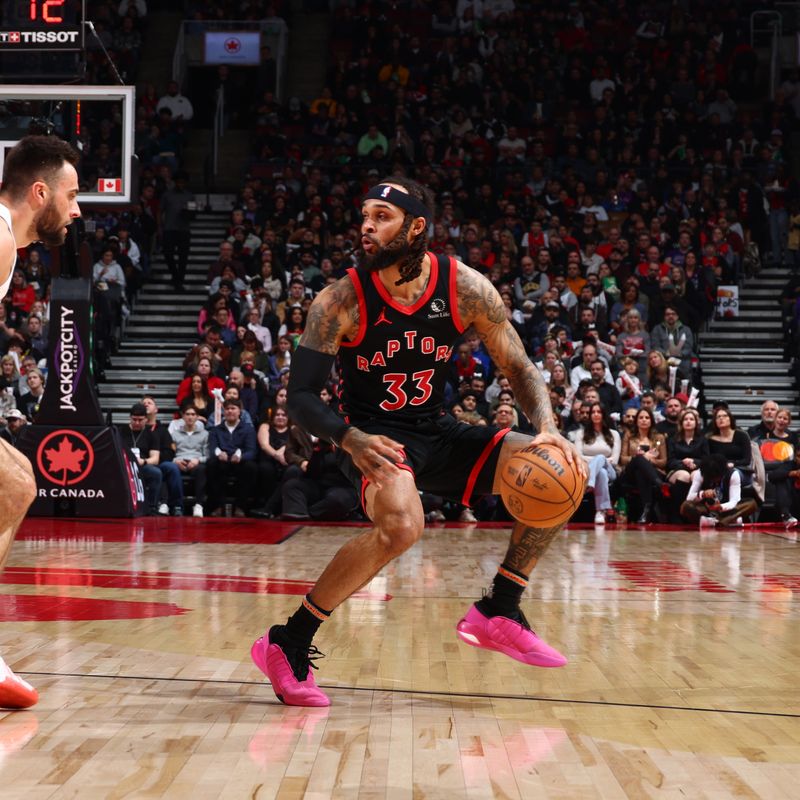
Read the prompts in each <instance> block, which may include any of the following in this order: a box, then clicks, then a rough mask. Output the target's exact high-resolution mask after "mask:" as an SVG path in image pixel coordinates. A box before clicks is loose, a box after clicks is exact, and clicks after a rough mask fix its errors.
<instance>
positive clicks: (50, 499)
mask: <svg viewBox="0 0 800 800" xmlns="http://www.w3.org/2000/svg"><path fill="white" fill-rule="evenodd" d="M50 329H51V333H50V337H49V343H48V350H49V352H48V356H49V357H48V365H49V370H48V375H47V385H46V386H45V392H44V397H43V398H42V402H41V405H40V408H39V413H38V415H37V417H36V421H35V423H34V424H33V425H26V426H25V427H24V428H23V429H22V433H21V435H20V438H19V441H18V446H19V448H20V450H22V452H23V453H25V455H26V456H28V458H29V459H30V461H31V464H33V468H34V473H35V475H36V500H35V501H34V503H33V506H32V507H31V513H32V514H34V515H40V516H57V515H64V516H76V517H101V516H102V517H129V516H132V515H133V514H136V513H140V512H141V507H142V501H143V499H144V492H143V489H142V483H141V480H140V478H139V473H138V470H137V468H136V464H135V463H132V462H131V460H130V458H129V457H128V455H127V453H126V452H125V449H124V447H123V446H122V442H121V440H120V436H119V432H118V431H117V429H116V428H114V427H112V426H110V425H106V424H105V422H104V420H103V414H102V411H101V410H100V404H99V403H98V401H97V394H96V391H95V388H94V382H93V380H92V370H91V365H92V307H91V284H90V283H89V281H86V280H82V279H69V278H56V279H55V280H54V281H53V289H52V299H51V303H50Z"/></svg>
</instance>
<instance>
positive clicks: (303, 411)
mask: <svg viewBox="0 0 800 800" xmlns="http://www.w3.org/2000/svg"><path fill="white" fill-rule="evenodd" d="M335 360H336V356H332V355H329V354H328V353H320V352H319V351H317V350H312V349H311V348H310V347H304V346H303V345H300V346H299V347H298V348H297V350H296V351H295V353H293V355H292V366H291V371H290V372H289V389H288V398H287V399H288V405H289V416H290V417H291V419H292V421H293V422H296V423H297V424H298V425H299V426H300V427H301V428H303V429H304V430H306V431H308V432H309V433H311V434H313V435H314V436H317V437H319V438H320V439H325V441H327V442H331V443H332V444H335V445H337V446H338V445H339V444H340V443H341V441H342V437H343V436H344V435H345V433H347V431H348V429H349V428H350V425H348V424H347V423H346V422H345V421H344V420H343V419H342V418H341V417H340V416H339V415H338V414H337V413H336V412H335V411H334V410H333V409H332V408H331V407H330V406H328V405H325V403H323V402H322V398H320V396H319V393H320V392H321V391H322V387H323V386H325V383H326V381H328V379H329V378H330V376H331V367H332V366H333V362H334V361H335Z"/></svg>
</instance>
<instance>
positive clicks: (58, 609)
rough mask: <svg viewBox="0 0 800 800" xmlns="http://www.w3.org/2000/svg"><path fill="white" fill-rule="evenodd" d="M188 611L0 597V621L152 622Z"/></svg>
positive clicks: (124, 602) (115, 602) (157, 606)
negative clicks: (154, 618)
mask: <svg viewBox="0 0 800 800" xmlns="http://www.w3.org/2000/svg"><path fill="white" fill-rule="evenodd" d="M188 611H191V609H189V608H181V607H180V606H176V605H175V604H174V603H142V602H139V601H130V600H100V599H98V598H94V597H53V596H49V595H48V596H44V595H31V594H10V595H0V622H55V621H66V620H69V621H85V620H97V619H151V618H153V617H173V616H180V615H181V614H185V613H187V612H188Z"/></svg>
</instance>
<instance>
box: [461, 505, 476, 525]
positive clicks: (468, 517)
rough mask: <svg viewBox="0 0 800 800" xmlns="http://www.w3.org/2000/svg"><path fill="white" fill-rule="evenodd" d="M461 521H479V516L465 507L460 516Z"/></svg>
mask: <svg viewBox="0 0 800 800" xmlns="http://www.w3.org/2000/svg"><path fill="white" fill-rule="evenodd" d="M458 521H459V522H477V521H478V518H477V517H476V516H475V515H474V514H473V513H472V510H471V509H469V508H465V509H464V510H463V511H462V512H461V514H460V515H459V517H458Z"/></svg>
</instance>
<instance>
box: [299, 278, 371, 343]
mask: <svg viewBox="0 0 800 800" xmlns="http://www.w3.org/2000/svg"><path fill="white" fill-rule="evenodd" d="M358 324H359V308H358V297H357V295H356V290H355V287H354V286H353V282H352V281H351V280H350V277H349V276H347V277H344V278H341V279H340V280H338V281H336V283H333V284H331V285H330V286H326V287H325V288H324V289H323V290H322V291H321V292H320V293H319V294H318V295H317V296H316V297H315V298H314V302H313V303H311V307H310V308H309V309H308V317H307V318H306V327H305V330H304V331H303V335H302V336H301V337H300V345H301V346H302V347H308V348H310V349H311V350H316V351H318V352H320V353H328V354H329V355H333V356H335V355H336V353H338V352H339V346H340V345H341V343H342V339H344V338H352V337H354V336H355V335H356V334H357V333H358Z"/></svg>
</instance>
